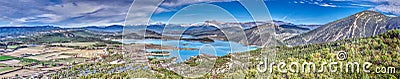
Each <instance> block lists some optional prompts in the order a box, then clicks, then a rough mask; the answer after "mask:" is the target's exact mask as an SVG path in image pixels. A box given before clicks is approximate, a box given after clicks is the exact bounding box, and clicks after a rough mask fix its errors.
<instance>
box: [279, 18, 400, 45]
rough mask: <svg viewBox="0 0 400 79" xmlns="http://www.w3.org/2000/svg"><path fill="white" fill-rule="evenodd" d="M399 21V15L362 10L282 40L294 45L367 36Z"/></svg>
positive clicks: (395, 24) (386, 28)
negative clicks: (390, 15)
mask: <svg viewBox="0 0 400 79" xmlns="http://www.w3.org/2000/svg"><path fill="white" fill-rule="evenodd" d="M399 22H400V20H399V17H388V16H385V15H383V14H381V13H378V12H374V11H363V12H359V13H357V14H354V15H351V16H348V17H346V18H343V19H340V20H337V21H334V22H330V23H328V24H325V25H323V26H321V27H319V28H316V29H315V30H312V31H310V32H307V33H304V34H300V35H297V36H295V37H292V38H290V39H287V40H284V41H285V42H286V43H287V44H288V45H292V46H296V45H304V44H313V43H322V42H331V41H336V40H341V39H346V38H361V37H368V36H374V35H378V34H381V33H384V32H386V31H388V30H392V29H396V28H399V26H400V23H399Z"/></svg>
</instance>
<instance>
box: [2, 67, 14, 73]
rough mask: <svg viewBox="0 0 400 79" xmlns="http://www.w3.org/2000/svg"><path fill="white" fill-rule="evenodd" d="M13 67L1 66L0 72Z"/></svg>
mask: <svg viewBox="0 0 400 79" xmlns="http://www.w3.org/2000/svg"><path fill="white" fill-rule="evenodd" d="M13 69H14V67H1V68H0V72H4V71H9V70H13Z"/></svg>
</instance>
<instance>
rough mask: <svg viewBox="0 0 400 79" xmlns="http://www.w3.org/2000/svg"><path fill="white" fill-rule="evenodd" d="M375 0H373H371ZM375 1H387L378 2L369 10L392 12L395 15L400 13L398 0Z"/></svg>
mask: <svg viewBox="0 0 400 79" xmlns="http://www.w3.org/2000/svg"><path fill="white" fill-rule="evenodd" d="M372 1H375V0H372ZM375 2H377V3H387V4H380V5H378V6H375V7H374V8H371V9H370V10H374V11H380V12H386V13H392V14H395V15H400V1H399V0H380V1H375Z"/></svg>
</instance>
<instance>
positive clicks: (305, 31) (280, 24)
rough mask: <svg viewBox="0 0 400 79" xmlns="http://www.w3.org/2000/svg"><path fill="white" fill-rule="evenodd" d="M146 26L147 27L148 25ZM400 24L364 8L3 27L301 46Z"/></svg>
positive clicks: (16, 33) (17, 33)
mask: <svg viewBox="0 0 400 79" xmlns="http://www.w3.org/2000/svg"><path fill="white" fill-rule="evenodd" d="M145 26H147V27H146V28H145ZM215 26H218V27H215ZM237 26H239V27H237ZM269 27H272V28H274V32H275V33H274V34H265V33H270V32H266V31H271V30H262V29H263V28H269ZM398 28H400V17H388V16H385V15H383V14H381V13H378V12H374V11H362V12H359V13H357V14H354V15H351V16H348V17H345V18H342V19H339V20H336V21H333V22H330V23H327V24H324V25H296V24H292V23H288V22H284V21H275V20H273V21H272V22H241V23H234V22H217V21H205V22H204V24H191V25H180V24H169V25H166V24H152V25H135V26H122V25H112V26H105V27H104V26H103V27H100V26H88V27H81V28H59V27H53V26H36V27H0V37H2V40H4V39H7V38H10V37H11V38H18V37H21V36H35V35H43V34H48V33H54V32H59V31H60V30H86V31H87V32H88V33H98V34H103V35H107V34H108V35H113V38H115V37H116V36H120V37H122V35H123V34H125V35H124V36H126V37H128V38H144V37H146V36H151V37H153V38H154V37H156V38H159V37H161V36H162V35H177V34H178V35H180V34H183V35H190V36H193V37H201V38H211V39H214V40H215V39H218V40H228V39H227V35H229V38H231V39H229V41H235V42H239V43H242V44H246V45H259V46H261V44H263V41H261V39H264V38H265V37H269V36H260V35H274V36H273V37H274V38H272V39H273V40H274V41H275V42H276V43H277V44H279V45H289V46H298V45H305V44H314V43H322V42H331V41H336V40H341V39H348V38H361V37H368V36H373V35H377V34H381V33H384V32H386V31H387V30H392V29H398ZM145 29H146V30H145ZM260 29H261V30H260ZM55 30H59V31H55ZM222 30H223V31H224V32H223V31H222ZM240 32H243V33H244V34H235V33H240ZM145 33H146V34H145ZM243 36H246V37H243Z"/></svg>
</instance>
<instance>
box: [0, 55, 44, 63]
mask: <svg viewBox="0 0 400 79" xmlns="http://www.w3.org/2000/svg"><path fill="white" fill-rule="evenodd" d="M11 59H15V60H20V61H22V62H40V61H39V60H34V59H28V58H17V57H13V56H5V55H3V56H0V61H5V60H11Z"/></svg>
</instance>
